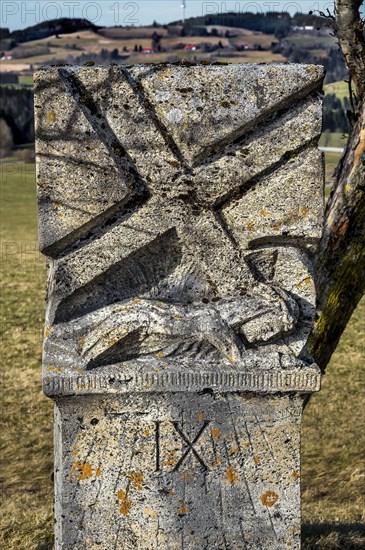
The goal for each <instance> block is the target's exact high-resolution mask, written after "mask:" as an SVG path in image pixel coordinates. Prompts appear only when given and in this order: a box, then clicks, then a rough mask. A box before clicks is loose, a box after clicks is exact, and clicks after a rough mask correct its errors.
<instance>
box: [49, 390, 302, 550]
mask: <svg viewBox="0 0 365 550" xmlns="http://www.w3.org/2000/svg"><path fill="white" fill-rule="evenodd" d="M301 410H302V399H301V398H300V397H296V398H292V397H288V396H280V397H278V396H271V397H269V396H259V397H258V396H254V395H252V396H251V397H250V398H249V396H248V395H244V394H243V395H240V394H236V393H226V394H219V395H216V396H215V395H210V394H209V393H206V394H203V395H202V394H197V393H195V394H194V393H190V394H186V393H184V394H178V395H177V394H174V393H171V394H168V393H164V394H162V393H160V394H148V395H143V394H128V395H124V396H116V397H114V398H112V397H110V396H109V397H108V399H107V400H100V399H96V398H95V397H91V396H85V397H79V398H77V399H75V398H72V397H71V398H64V399H60V400H58V402H57V405H56V440H57V448H58V451H57V463H56V486H57V488H58V499H59V500H58V504H57V506H58V509H56V517H57V523H56V534H57V539H58V541H59V547H60V548H70V549H71V548H73V549H75V550H76V549H77V550H84V549H87V550H89V549H90V550H96V549H98V548H100V547H101V548H105V549H107V548H123V549H125V550H134V549H135V548H138V549H140V550H147V549H148V550H152V549H153V550H155V549H156V550H157V549H160V548H162V549H164V550H172V549H176V550H177V549H181V548H189V549H191V550H193V549H199V550H200V549H203V548H209V549H216V550H221V549H224V548H232V549H235V550H236V549H237V550H241V549H255V550H256V549H258V548H275V549H280V550H281V549H283V548H287V547H288V548H298V547H299V540H300V490H299V484H300V471H299V438H300V417H301Z"/></svg>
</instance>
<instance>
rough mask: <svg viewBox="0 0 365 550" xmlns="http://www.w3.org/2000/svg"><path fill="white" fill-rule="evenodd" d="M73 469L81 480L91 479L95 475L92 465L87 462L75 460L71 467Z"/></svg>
mask: <svg viewBox="0 0 365 550" xmlns="http://www.w3.org/2000/svg"><path fill="white" fill-rule="evenodd" d="M71 471H72V472H74V474H73V475H74V476H75V477H76V478H77V479H79V480H80V481H82V480H84V479H89V478H90V477H92V475H93V469H92V466H91V464H89V463H87V462H86V463H82V462H75V463H74V464H73V466H72V468H71Z"/></svg>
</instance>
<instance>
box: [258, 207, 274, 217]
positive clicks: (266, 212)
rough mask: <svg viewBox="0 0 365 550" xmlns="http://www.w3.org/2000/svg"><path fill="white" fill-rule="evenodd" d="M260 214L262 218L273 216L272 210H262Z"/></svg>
mask: <svg viewBox="0 0 365 550" xmlns="http://www.w3.org/2000/svg"><path fill="white" fill-rule="evenodd" d="M259 214H260V216H271V212H270V210H264V209H261V210H259Z"/></svg>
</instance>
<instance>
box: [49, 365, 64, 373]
mask: <svg viewBox="0 0 365 550" xmlns="http://www.w3.org/2000/svg"><path fill="white" fill-rule="evenodd" d="M47 371H48V372H58V373H60V372H62V369H61V367H53V366H49V367H47Z"/></svg>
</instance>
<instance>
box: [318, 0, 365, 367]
mask: <svg viewBox="0 0 365 550" xmlns="http://www.w3.org/2000/svg"><path fill="white" fill-rule="evenodd" d="M360 5H361V0H336V2H335V15H336V19H335V34H336V36H337V37H338V40H339V45H340V47H341V50H342V53H343V55H344V58H345V62H346V65H347V68H348V70H349V74H350V77H351V80H352V82H353V83H354V85H355V91H356V96H355V101H356V106H355V112H354V113H353V114H352V117H351V118H352V120H353V122H354V124H353V127H352V131H351V134H350V136H349V140H348V143H347V146H346V149H345V151H344V154H343V156H342V158H341V160H340V162H339V164H338V166H337V169H336V173H335V182H334V186H333V190H332V193H331V197H330V199H329V201H328V204H327V207H326V215H325V224H324V230H323V237H322V240H321V243H320V246H319V249H318V252H317V257H316V284H317V293H318V318H317V322H316V325H315V327H314V330H313V332H312V334H311V337H310V340H309V346H310V349H311V353H312V355H313V357H314V359H315V361H316V362H317V364H318V365H319V366H320V368H321V370H322V371H323V372H324V370H325V368H326V365H327V364H328V362H329V360H330V358H331V355H332V353H333V352H334V350H335V349H336V346H337V344H338V341H339V339H340V336H341V334H342V332H343V331H344V329H345V327H346V324H347V322H348V321H349V319H350V317H351V315H352V312H353V311H354V309H355V308H356V306H357V304H358V302H359V300H360V298H361V297H362V295H363V294H364V291H365V42H364V34H363V26H364V24H363V21H362V20H361V18H360V15H359V8H360Z"/></svg>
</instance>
